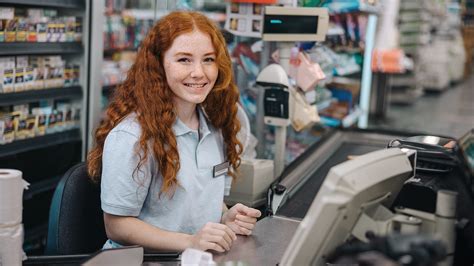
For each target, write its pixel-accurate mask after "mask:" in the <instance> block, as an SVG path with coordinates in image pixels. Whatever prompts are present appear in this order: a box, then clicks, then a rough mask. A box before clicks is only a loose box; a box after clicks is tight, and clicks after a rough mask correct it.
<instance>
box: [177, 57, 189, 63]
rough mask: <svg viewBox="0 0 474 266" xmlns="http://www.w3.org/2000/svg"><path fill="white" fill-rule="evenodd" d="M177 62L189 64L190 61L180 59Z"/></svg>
mask: <svg viewBox="0 0 474 266" xmlns="http://www.w3.org/2000/svg"><path fill="white" fill-rule="evenodd" d="M178 62H183V63H189V62H191V60H189V58H180V59H178Z"/></svg>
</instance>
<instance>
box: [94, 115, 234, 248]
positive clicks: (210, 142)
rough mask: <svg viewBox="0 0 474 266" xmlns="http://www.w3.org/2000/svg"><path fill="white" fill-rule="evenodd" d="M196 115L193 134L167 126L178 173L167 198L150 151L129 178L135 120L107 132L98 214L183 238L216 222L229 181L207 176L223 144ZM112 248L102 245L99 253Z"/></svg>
mask: <svg viewBox="0 0 474 266" xmlns="http://www.w3.org/2000/svg"><path fill="white" fill-rule="evenodd" d="M198 110H199V131H197V130H192V129H190V128H188V127H187V126H186V125H185V124H184V123H183V122H181V121H180V120H179V119H176V122H175V123H174V124H173V131H174V133H175V135H176V141H177V147H178V152H179V160H180V165H181V168H180V169H179V172H178V174H177V180H178V182H179V185H178V186H177V187H176V191H175V193H174V195H173V196H172V198H170V197H169V196H168V195H167V194H166V193H162V194H161V195H160V191H161V184H162V181H163V179H162V176H161V174H160V171H159V169H158V163H157V162H156V161H155V159H154V157H153V154H151V153H150V152H149V153H148V159H147V161H146V162H145V163H144V164H143V166H142V167H141V169H140V171H136V172H135V173H134V170H135V168H136V166H137V164H138V162H139V157H138V156H137V155H136V149H137V147H138V143H139V138H140V134H141V128H140V124H139V123H138V121H137V120H136V115H135V114H130V115H129V116H128V117H126V118H125V119H124V120H122V121H121V122H120V123H119V124H118V125H117V126H116V127H115V128H113V129H112V130H111V131H110V133H109V134H108V135H107V138H106V140H105V144H104V152H103V157H102V178H101V203H102V210H103V211H104V212H106V213H109V214H113V215H119V216H134V217H137V218H138V219H140V220H143V221H145V222H147V223H149V224H151V225H154V226H156V227H159V228H160V229H163V230H167V231H173V232H181V233H187V234H194V233H196V232H197V231H198V230H199V229H201V228H202V227H203V226H204V225H205V224H206V223H207V222H215V223H219V222H220V219H221V212H222V203H223V200H224V190H225V187H226V186H227V188H228V189H229V188H230V183H231V181H232V179H231V177H230V176H226V175H221V176H217V177H213V167H214V166H215V165H218V164H221V163H223V162H224V149H223V147H224V146H223V140H222V136H221V133H220V131H218V130H216V129H214V128H213V127H212V126H211V124H210V123H209V124H208V121H207V119H206V117H205V115H204V113H203V110H201V108H200V107H199V108H198ZM199 134H200V135H201V136H199ZM132 175H133V176H134V177H133V178H132ZM226 184H227V185H226ZM228 189H227V190H228ZM118 246H120V245H119V244H117V243H115V242H113V241H111V240H108V241H107V242H106V244H105V245H104V248H111V247H118Z"/></svg>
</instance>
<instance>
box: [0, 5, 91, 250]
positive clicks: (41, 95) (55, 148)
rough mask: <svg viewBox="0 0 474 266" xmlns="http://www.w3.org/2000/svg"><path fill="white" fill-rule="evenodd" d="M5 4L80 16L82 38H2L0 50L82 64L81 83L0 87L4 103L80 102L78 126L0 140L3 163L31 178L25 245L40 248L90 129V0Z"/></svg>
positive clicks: (0, 103)
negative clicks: (57, 193)
mask: <svg viewBox="0 0 474 266" xmlns="http://www.w3.org/2000/svg"><path fill="white" fill-rule="evenodd" d="M0 6H1V7H13V8H15V9H16V8H37V9H55V10H57V11H58V13H59V14H66V15H67V16H76V17H81V18H82V41H81V42H1V43H0V56H1V57H6V56H8V57H9V56H25V55H26V56H44V55H48V56H49V55H61V56H63V57H64V58H65V59H67V60H68V61H69V60H71V61H73V62H74V64H77V65H79V67H80V77H79V85H74V86H67V87H58V88H47V89H35V90H26V91H20V92H11V93H0V107H8V106H13V105H21V104H30V103H39V102H48V103H53V102H55V101H56V100H70V101H74V102H78V101H79V102H80V103H81V122H80V126H79V128H70V129H66V130H62V131H57V132H51V133H50V132H48V133H47V134H45V135H40V136H35V137H33V138H26V139H15V140H14V141H13V142H11V143H6V144H2V145H0V167H1V168H13V169H18V170H20V171H22V172H23V179H25V180H26V181H27V182H29V183H30V187H29V190H27V191H25V192H24V197H23V224H24V229H25V237H24V250H25V252H26V253H27V254H28V255H32V254H42V252H43V248H44V244H45V239H46V234H47V222H48V214H49V206H50V201H51V198H52V195H53V192H54V189H55V187H56V185H57V183H58V182H59V180H60V178H61V177H62V175H63V174H64V173H65V172H66V171H67V170H68V169H69V168H70V167H71V166H72V165H74V164H76V163H78V162H79V161H81V160H83V159H84V155H85V143H86V141H87V140H86V132H87V131H88V130H87V127H86V126H87V123H86V120H87V116H86V114H87V105H88V104H87V99H88V96H89V95H88V79H89V78H88V73H89V71H88V68H89V56H88V54H89V49H90V48H89V47H90V46H89V44H88V43H89V36H88V34H87V29H89V21H90V20H89V19H90V16H89V10H90V1H86V0H3V1H1V3H0Z"/></svg>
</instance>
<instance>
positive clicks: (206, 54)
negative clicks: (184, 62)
mask: <svg viewBox="0 0 474 266" xmlns="http://www.w3.org/2000/svg"><path fill="white" fill-rule="evenodd" d="M209 55H216V53H215V52H208V53H205V54H204V56H209ZM174 56H191V57H192V56H193V54H192V53H186V52H177V53H176V54H175V55H174Z"/></svg>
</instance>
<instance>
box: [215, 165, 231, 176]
mask: <svg viewBox="0 0 474 266" xmlns="http://www.w3.org/2000/svg"><path fill="white" fill-rule="evenodd" d="M228 172H229V162H223V163H221V164H218V165H215V166H214V168H213V170H212V176H213V177H218V176H220V175H223V174H227V173H228Z"/></svg>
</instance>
